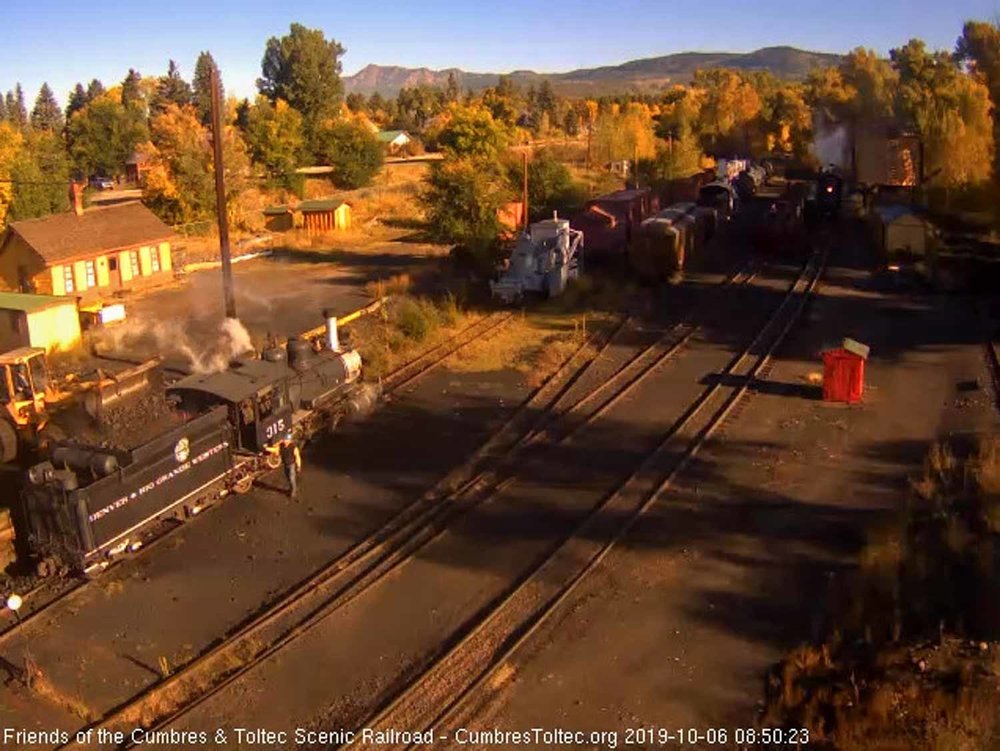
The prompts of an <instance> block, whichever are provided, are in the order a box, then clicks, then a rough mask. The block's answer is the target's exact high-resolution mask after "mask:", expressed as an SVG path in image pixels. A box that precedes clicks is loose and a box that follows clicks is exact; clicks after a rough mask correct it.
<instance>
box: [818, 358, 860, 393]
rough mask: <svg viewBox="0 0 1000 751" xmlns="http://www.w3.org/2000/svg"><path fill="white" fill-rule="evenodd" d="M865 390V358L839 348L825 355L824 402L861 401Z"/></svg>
mask: <svg viewBox="0 0 1000 751" xmlns="http://www.w3.org/2000/svg"><path fill="white" fill-rule="evenodd" d="M864 389H865V358H864V357H862V356H861V355H859V354H857V353H855V352H851V351H850V350H847V349H844V348H843V347H838V348H837V349H830V350H827V351H826V352H824V353H823V401H825V402H847V403H848V404H855V403H857V402H860V401H861V396H862V394H863V393H864Z"/></svg>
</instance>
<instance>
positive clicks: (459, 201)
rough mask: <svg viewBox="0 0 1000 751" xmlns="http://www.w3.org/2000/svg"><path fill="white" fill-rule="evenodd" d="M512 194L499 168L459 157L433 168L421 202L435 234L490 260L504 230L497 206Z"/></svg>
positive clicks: (481, 257) (422, 193)
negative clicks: (485, 166)
mask: <svg viewBox="0 0 1000 751" xmlns="http://www.w3.org/2000/svg"><path fill="white" fill-rule="evenodd" d="M510 197H511V195H510V190H509V188H508V187H507V186H506V185H505V184H504V182H503V180H502V178H501V176H500V175H499V174H498V173H497V172H496V170H495V169H484V168H483V165H482V164H481V163H480V162H477V161H475V160H472V159H467V158H465V159H463V158H455V159H449V160H447V161H445V162H437V163H435V164H434V165H433V166H432V167H431V170H430V172H429V173H428V176H427V179H426V184H425V188H424V190H423V191H422V192H421V194H420V202H421V204H422V205H423V207H424V213H425V216H426V218H427V227H428V230H429V232H430V234H431V236H432V237H434V238H435V239H436V240H438V241H440V242H446V243H457V244H459V245H462V246H464V247H465V248H467V249H469V250H470V251H472V252H473V253H474V254H476V256H477V257H478V258H479V259H480V260H486V259H487V258H488V257H489V256H490V255H491V253H492V251H493V250H494V249H495V247H496V244H497V237H498V236H499V232H500V223H499V221H498V220H497V209H499V208H500V206H501V205H502V204H503V203H505V202H506V201H507V200H508V199H509V198H510Z"/></svg>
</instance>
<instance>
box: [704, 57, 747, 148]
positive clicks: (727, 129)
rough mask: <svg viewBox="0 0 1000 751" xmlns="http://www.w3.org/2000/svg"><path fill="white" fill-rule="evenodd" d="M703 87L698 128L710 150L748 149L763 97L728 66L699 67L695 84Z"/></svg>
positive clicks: (706, 146)
mask: <svg viewBox="0 0 1000 751" xmlns="http://www.w3.org/2000/svg"><path fill="white" fill-rule="evenodd" d="M692 85H693V86H694V87H695V88H697V89H700V90H701V92H702V93H701V95H700V96H701V97H702V100H701V107H700V108H699V112H698V121H697V125H696V128H695V130H696V131H697V133H698V134H699V135H700V136H701V138H702V142H703V145H704V146H705V148H706V149H708V150H709V151H728V152H742V153H748V152H749V151H750V148H751V144H752V142H753V132H752V129H753V126H754V123H755V120H756V118H757V116H758V115H759V114H760V111H761V98H760V95H759V94H758V93H757V90H756V89H755V88H754V86H753V85H752V84H751V83H750V82H749V81H747V80H746V79H744V78H743V76H741V75H740V74H739V73H737V72H736V71H733V70H728V69H725V68H714V69H711V70H699V71H697V72H696V73H695V75H694V81H693V84H692Z"/></svg>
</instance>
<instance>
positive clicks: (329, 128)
mask: <svg viewBox="0 0 1000 751" xmlns="http://www.w3.org/2000/svg"><path fill="white" fill-rule="evenodd" d="M314 149H315V153H316V157H317V158H318V159H319V161H320V163H322V164H324V165H327V166H330V167H332V168H333V172H332V175H331V176H332V178H333V181H334V183H335V184H336V185H337V186H338V187H340V188H348V189H351V188H360V187H363V186H365V185H368V184H369V183H370V182H371V179H372V178H373V177H374V176H375V173H376V172H378V171H379V169H380V168H381V167H382V163H383V162H384V161H385V149H384V148H383V146H382V143H381V142H380V141H379V140H378V138H377V137H376V136H375V134H374V133H372V132H371V130H370V129H369V128H367V127H365V126H364V125H362V124H361V123H359V122H355V121H351V120H337V121H334V122H332V123H328V124H326V125H324V126H322V127H321V128H320V129H319V131H318V132H317V134H316V138H315V144H314Z"/></svg>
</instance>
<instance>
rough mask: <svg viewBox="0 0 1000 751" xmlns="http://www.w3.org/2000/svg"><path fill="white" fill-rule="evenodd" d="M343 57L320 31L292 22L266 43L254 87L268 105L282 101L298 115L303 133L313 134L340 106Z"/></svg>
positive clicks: (336, 46) (334, 43) (337, 45)
mask: <svg viewBox="0 0 1000 751" xmlns="http://www.w3.org/2000/svg"><path fill="white" fill-rule="evenodd" d="M343 54H344V48H343V47H342V46H340V44H338V43H337V42H336V41H335V40H333V39H327V38H326V37H325V36H324V35H323V32H322V31H321V30H320V29H308V28H306V27H305V26H303V25H302V24H298V23H293V24H292V25H291V27H290V28H289V33H288V34H286V35H285V36H283V37H280V38H279V37H271V38H270V39H268V40H267V46H266V47H265V48H264V59H263V60H262V61H261V77H260V78H258V79H257V88H258V89H259V90H260V93H261V94H264V95H265V96H266V97H267V98H268V99H270V100H271V101H272V102H276V101H277V100H278V99H284V100H285V101H286V102H288V104H290V105H291V106H292V108H293V109H296V110H298V111H299V112H300V113H302V117H303V118H304V119H305V124H306V131H307V132H316V131H317V130H318V126H319V125H320V124H321V123H322V121H323V120H324V119H325V118H327V117H330V116H332V115H334V114H335V113H336V111H337V105H339V104H340V101H341V98H342V95H343V92H344V85H343V83H342V82H341V80H340V58H341V56H342V55H343Z"/></svg>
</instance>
